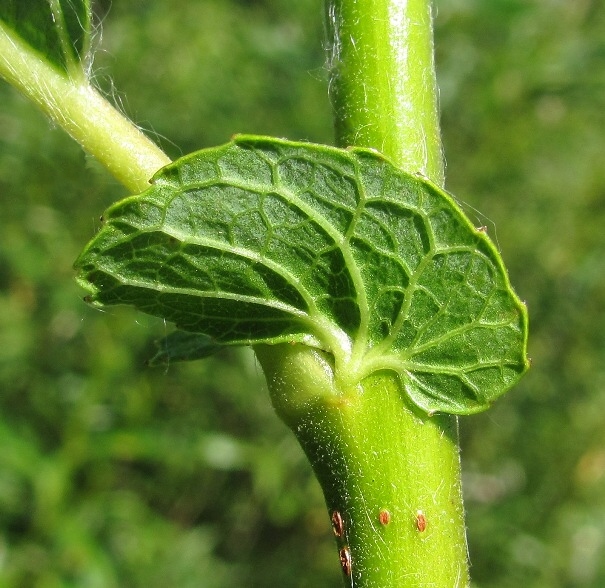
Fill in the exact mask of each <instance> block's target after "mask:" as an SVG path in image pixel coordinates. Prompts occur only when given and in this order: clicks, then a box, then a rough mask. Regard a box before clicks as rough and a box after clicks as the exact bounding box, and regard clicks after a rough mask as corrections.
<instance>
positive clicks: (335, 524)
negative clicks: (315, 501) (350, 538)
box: [332, 510, 345, 537]
mask: <svg viewBox="0 0 605 588" xmlns="http://www.w3.org/2000/svg"><path fill="white" fill-rule="evenodd" d="M332 530H333V531H334V535H335V536H336V537H342V535H343V533H344V531H345V523H344V521H343V520H342V515H341V514H340V513H339V512H338V511H337V510H335V511H334V512H333V513H332Z"/></svg>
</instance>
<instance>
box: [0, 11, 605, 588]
mask: <svg viewBox="0 0 605 588" xmlns="http://www.w3.org/2000/svg"><path fill="white" fill-rule="evenodd" d="M436 8H437V17H436V39H437V41H436V42H437V61H438V75H439V83H440V87H441V103H442V110H443V134H444V142H445V150H446V157H447V164H448V168H447V177H448V180H447V181H448V188H449V189H450V191H452V192H453V193H454V194H456V195H457V196H458V198H459V199H460V200H461V201H462V202H463V203H464V204H465V206H466V209H467V212H468V214H469V215H470V217H471V218H472V219H473V221H476V224H477V225H478V226H479V225H486V226H487V227H488V231H489V233H490V234H491V236H492V237H493V238H494V239H495V240H496V241H497V243H498V245H499V247H500V248H501V250H502V252H503V255H504V258H505V260H506V262H507V265H508V267H509V271H510V274H511V279H512V281H513V284H515V286H516V289H517V291H518V292H519V294H520V295H521V297H522V298H524V299H526V300H527V303H528V306H529V309H530V316H531V326H532V332H531V340H530V354H531V356H532V358H533V369H532V370H531V372H530V373H529V375H527V376H526V377H525V378H524V380H523V381H522V383H521V384H520V385H519V386H518V387H517V388H516V389H515V390H514V391H512V392H511V393H510V394H509V395H508V396H506V397H505V398H503V399H501V400H499V401H498V402H497V403H496V405H495V406H494V407H493V408H492V409H491V410H490V411H488V412H487V413H484V414H482V415H477V416H472V417H466V418H463V419H461V438H462V458H463V469H464V490H465V495H466V507H467V510H468V534H469V543H470V558H471V562H472V575H473V578H474V585H475V586H477V587H484V588H517V587H519V586H523V587H527V588H558V587H561V588H562V587H595V588H597V587H603V586H605V367H604V366H605V362H604V361H603V360H604V355H605V354H604V349H605V320H604V308H605V280H604V274H605V261H604V259H605V239H604V237H603V235H604V233H605V231H604V227H605V198H604V195H605V165H604V163H603V160H604V159H605V9H604V8H605V7H604V6H603V4H602V3H601V2H597V1H596V0H595V1H591V0H574V1H573V2H569V1H564V0H490V1H489V2H485V1H484V0H437V2H436ZM99 12H100V14H101V15H102V18H103V26H102V31H101V29H99V31H98V33H97V38H96V44H97V50H96V57H95V68H94V72H95V77H96V80H97V84H98V85H99V86H100V87H101V88H102V89H103V91H104V92H106V93H107V94H108V95H110V96H111V97H112V100H114V101H115V103H117V104H118V105H119V106H120V108H122V109H123V110H124V111H125V112H127V113H128V114H129V115H130V116H131V117H132V118H133V119H134V120H135V121H136V122H137V123H138V124H140V125H141V126H142V127H143V128H144V129H146V130H148V131H149V132H150V134H151V135H152V136H154V137H155V138H157V140H158V141H159V142H160V143H161V144H162V146H163V147H164V148H165V149H166V150H167V151H168V153H169V154H170V155H171V156H173V157H176V156H178V155H179V154H181V153H186V152H188V151H191V150H194V149H197V148H200V147H205V146H209V145H214V144H220V143H223V142H225V141H227V140H228V139H229V137H230V136H231V135H232V134H233V133H236V132H251V133H263V134H272V135H277V136H284V137H288V138H291V139H306V140H312V141H318V142H327V143H330V142H332V123H331V112H330V107H329V102H328V98H327V91H326V88H327V82H326V77H327V73H326V69H325V65H324V61H325V56H324V49H323V44H324V41H323V9H322V3H321V1H320V0H297V1H296V2H292V1H291V0H248V1H245V0H206V1H204V2H193V1H186V0H173V1H172V2H164V1H160V0H145V1H143V0H136V1H135V0H132V1H130V2H115V3H114V4H113V5H110V3H109V2H101V3H100V5H99ZM123 195H125V192H124V190H123V188H122V187H121V186H119V185H117V184H116V182H115V181H114V180H112V179H111V178H110V177H109V176H108V174H107V173H105V172H104V170H102V169H101V168H100V167H99V166H98V164H96V163H95V162H94V161H92V160H90V158H87V157H86V156H85V155H84V154H83V153H82V152H81V150H80V148H79V147H78V146H77V145H76V144H74V143H73V142H72V141H71V140H70V139H69V138H68V137H67V136H65V135H64V133H63V132H62V131H61V130H59V129H56V128H54V127H53V126H52V125H50V124H49V123H48V122H47V121H46V120H45V118H44V117H43V116H42V115H41V114H39V113H38V112H37V111H36V110H35V109H34V108H33V107H32V106H31V105H30V104H28V103H27V102H26V101H25V100H24V99H22V98H21V97H20V96H19V95H17V93H16V92H15V91H13V90H12V89H11V88H9V87H8V86H7V85H6V84H0V587H10V588H12V587H15V588H17V587H19V588H21V587H23V588H29V587H35V588H55V587H57V588H58V587H72V586H73V587H91V588H92V587H103V588H111V587H145V588H155V587H158V588H159V587H166V586H174V587H175V588H186V587H190V586H191V587H204V588H206V587H207V588H212V587H225V586H248V587H269V586H280V587H284V588H290V587H292V588H295V587H297V588H302V587H317V586H334V587H336V586H339V585H340V582H341V580H340V570H339V565H338V561H337V557H336V553H335V549H334V544H333V538H332V536H331V531H330V526H329V521H328V517H327V515H326V513H325V511H324V506H323V503H322V497H321V492H320V490H319V488H318V485H317V484H316V482H315V481H314V479H313V477H312V475H311V473H310V469H309V467H308V465H307V464H306V462H305V460H304V458H303V456H302V452H301V451H300V450H299V448H298V446H297V444H296V441H295V439H294V437H293V436H292V435H291V433H290V432H289V431H288V430H287V429H286V427H285V426H284V425H282V424H281V422H279V421H278V419H277V418H276V417H275V416H274V415H273V413H272V409H271V406H270V404H269V399H268V395H267V393H266V390H265V389H264V384H263V382H262V377H261V374H260V370H259V367H258V366H257V365H256V364H255V361H254V358H253V356H252V355H251V353H250V352H249V351H246V350H241V351H237V350H236V351H230V352H227V353H223V354H221V355H220V356H218V357H216V358H214V359H211V360H206V361H200V362H194V363H190V364H182V365H174V366H170V368H169V369H150V368H147V367H146V366H145V360H146V359H147V358H148V357H149V356H150V354H152V353H153V341H154V339H157V338H159V337H161V336H162V335H163V334H164V332H165V331H166V327H165V325H163V324H162V323H161V322H159V321H154V320H152V319H149V318H147V317H144V316H141V315H138V314H135V313H134V312H131V311H130V310H129V309H120V308H117V309H116V308H111V309H109V310H108V311H107V312H99V311H97V310H93V309H91V308H89V307H87V306H86V305H85V304H84V303H83V302H82V300H81V297H82V292H81V291H80V290H79V289H78V287H77V286H76V284H75V283H74V281H73V271H72V269H71V265H72V263H73V260H74V259H75V257H76V256H77V254H78V252H79V251H80V249H81V248H82V247H83V245H84V244H85V243H86V241H87V240H88V239H89V238H90V237H91V236H92V235H93V234H94V232H95V230H96V228H98V218H99V215H100V214H101V212H102V211H103V209H104V208H105V207H106V206H107V205H109V204H110V203H111V202H113V201H114V200H116V199H117V198H119V197H121V196H123Z"/></svg>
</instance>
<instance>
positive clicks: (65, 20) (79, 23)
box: [0, 0, 91, 75]
mask: <svg viewBox="0 0 605 588" xmlns="http://www.w3.org/2000/svg"><path fill="white" fill-rule="evenodd" d="M0 21H1V22H0V24H2V25H4V27H6V28H7V29H9V30H12V31H13V33H14V34H15V35H16V36H17V37H19V38H21V40H22V41H23V42H24V43H25V44H26V45H28V46H30V47H31V48H32V49H34V50H35V51H37V52H38V53H39V54H41V56H42V57H43V58H44V59H45V60H46V61H49V62H50V63H52V64H53V65H54V66H55V67H56V68H58V69H60V70H62V71H65V72H67V73H69V74H76V75H79V74H81V73H82V71H83V65H82V64H83V62H85V60H86V59H87V57H88V51H89V49H90V31H91V7H90V1H89V0H0Z"/></svg>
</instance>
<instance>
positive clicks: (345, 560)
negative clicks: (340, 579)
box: [338, 545, 352, 577]
mask: <svg viewBox="0 0 605 588" xmlns="http://www.w3.org/2000/svg"><path fill="white" fill-rule="evenodd" d="M338 557H340V567H341V568H342V571H343V573H344V575H345V576H347V577H349V576H350V575H351V568H352V562H351V550H350V549H349V548H348V547H347V546H346V545H345V546H344V547H343V548H342V549H341V550H340V551H339V552H338Z"/></svg>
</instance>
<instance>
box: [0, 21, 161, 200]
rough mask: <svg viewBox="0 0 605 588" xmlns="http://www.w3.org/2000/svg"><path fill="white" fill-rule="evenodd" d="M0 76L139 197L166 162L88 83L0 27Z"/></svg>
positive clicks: (131, 124)
mask: <svg viewBox="0 0 605 588" xmlns="http://www.w3.org/2000/svg"><path fill="white" fill-rule="evenodd" d="M0 76H2V77H4V78H5V79H6V80H7V81H8V82H9V83H11V84H12V85H13V86H15V87H16V88H17V89H18V90H19V91H20V92H22V93H23V94H24V95H25V96H26V97H27V98H29V99H30V100H32V101H33V102H34V103H35V104H37V105H38V106H39V107H40V108H41V109H42V110H43V111H44V112H45V113H46V114H48V115H49V116H50V118H51V119H52V120H53V121H55V122H56V123H57V124H58V125H59V126H61V127H63V128H64V129H65V130H66V131H67V132H68V133H69V134H70V135H71V136H72V137H73V138H74V139H75V140H76V141H78V143H80V145H82V147H83V148H84V149H85V150H86V151H87V152H88V153H90V154H91V155H94V157H96V158H97V159H98V160H99V161H100V162H101V163H102V164H103V165H104V166H105V167H106V168H107V169H108V170H109V172H110V173H111V174H112V175H113V176H114V177H115V178H116V179H118V180H119V181H120V182H122V183H123V184H124V185H125V186H126V187H127V188H128V189H129V190H132V191H133V192H141V191H142V190H144V189H145V188H146V187H147V186H148V185H149V183H148V181H149V178H150V177H151V176H152V175H153V174H154V173H155V172H156V171H157V170H158V169H160V168H161V167H163V166H165V165H166V164H168V163H170V159H169V158H168V156H167V155H166V154H165V153H164V152H163V151H162V150H161V149H160V148H159V147H157V145H155V144H154V143H153V142H152V141H151V140H150V139H149V138H147V137H146V136H145V135H144V134H143V133H142V132H141V131H140V130H139V129H138V128H137V127H136V126H135V125H134V124H133V123H132V122H131V121H130V120H128V119H127V118H126V117H125V116H124V115H122V114H121V113H120V112H119V111H118V110H116V109H115V108H114V107H113V106H112V105H111V104H109V102H107V100H105V99H104V98H103V97H102V96H101V95H100V94H99V93H98V92H97V91H96V90H95V89H94V88H93V87H92V86H91V85H90V84H89V83H88V80H87V79H86V77H85V75H84V73H83V72H82V75H73V73H72V74H71V75H68V74H66V73H64V72H61V71H59V70H58V69H56V68H54V67H53V66H52V65H51V64H49V63H48V62H47V61H45V60H44V59H43V58H42V56H41V55H39V54H38V53H36V52H35V51H33V50H32V49H31V48H30V47H28V46H27V45H25V44H24V43H23V42H22V41H21V39H19V38H18V37H16V36H15V35H14V34H13V33H12V32H11V30H10V29H8V28H7V27H6V26H4V25H3V24H2V23H1V22H0Z"/></svg>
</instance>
